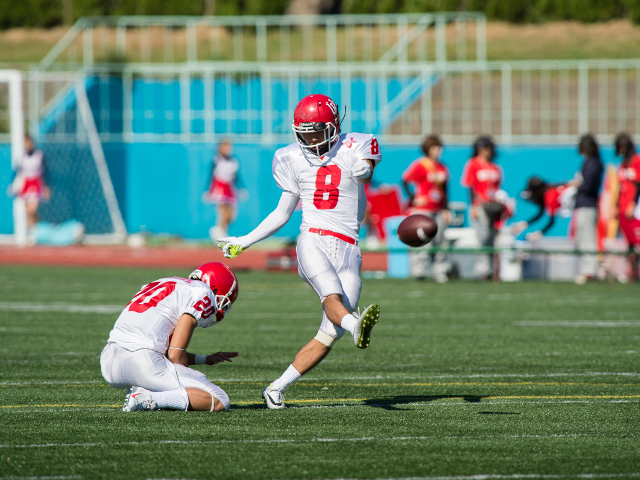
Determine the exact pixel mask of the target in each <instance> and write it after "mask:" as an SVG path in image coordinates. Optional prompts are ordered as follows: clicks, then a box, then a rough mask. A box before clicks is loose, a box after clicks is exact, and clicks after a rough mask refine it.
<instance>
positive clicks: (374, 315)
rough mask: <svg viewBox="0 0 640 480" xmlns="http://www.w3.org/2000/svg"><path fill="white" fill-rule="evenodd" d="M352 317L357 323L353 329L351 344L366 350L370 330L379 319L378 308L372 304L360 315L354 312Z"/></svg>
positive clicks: (369, 339)
mask: <svg viewBox="0 0 640 480" xmlns="http://www.w3.org/2000/svg"><path fill="white" fill-rule="evenodd" d="M353 316H354V317H356V318H357V319H358V323H356V326H355V327H354V328H353V343H354V344H355V345H356V347H358V348H367V347H368V346H369V342H370V341H371V330H372V329H373V327H374V326H375V324H376V323H378V319H379V318H380V307H379V306H378V305H376V304H375V303H373V304H371V305H369V306H368V307H367V308H365V309H364V311H363V312H362V313H361V314H359V313H356V312H354V313H353Z"/></svg>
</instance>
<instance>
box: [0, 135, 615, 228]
mask: <svg viewBox="0 0 640 480" xmlns="http://www.w3.org/2000/svg"><path fill="white" fill-rule="evenodd" d="M279 147H280V146H279V145H275V146H273V145H260V144H250V145H236V146H235V154H236V155H237V156H238V158H239V159H240V162H241V171H240V174H241V177H242V181H243V182H244V184H245V186H246V188H247V190H248V191H249V194H250V198H249V199H248V200H247V201H246V202H244V203H242V204H241V206H240V212H239V215H238V219H237V221H236V222H235V223H234V224H233V226H232V227H231V229H230V233H231V234H233V235H241V234H243V233H246V232H248V231H249V230H250V229H252V228H254V227H255V226H257V225H258V224H259V223H260V221H261V220H262V219H263V218H264V217H265V216H266V215H267V214H268V213H269V212H270V211H271V210H272V209H273V208H274V207H275V205H276V204H277V201H278V198H279V190H278V188H277V187H276V185H275V182H274V181H273V178H272V176H271V159H272V156H273V152H274V151H275V150H276V149H277V148H279ZM104 150H105V156H106V158H107V162H108V165H109V169H110V172H111V176H112V179H113V183H114V187H115V190H116V195H117V197H118V201H119V203H120V208H121V210H122V214H123V216H124V219H125V222H126V225H127V229H128V231H129V232H132V233H133V232H140V231H145V232H149V233H153V234H162V233H165V234H172V235H180V236H182V237H185V238H190V239H197V238H206V237H207V236H208V230H209V227H211V226H212V225H213V224H214V222H215V208H214V207H213V206H211V205H205V204H203V203H202V201H201V196H202V193H203V192H204V191H205V189H206V187H207V185H208V182H209V174H210V171H211V158H212V155H213V153H214V150H215V146H214V145H205V144H186V145H183V144H172V143H169V144H166V143H164V144H142V143H138V144H121V143H117V144H116V143H110V144H105V145H104ZM382 153H383V161H382V163H381V164H380V166H379V167H378V168H377V169H376V173H375V176H374V180H375V181H376V182H377V183H389V184H394V183H398V182H399V180H400V176H401V174H402V172H403V170H404V169H405V168H406V167H407V166H408V165H409V163H410V162H411V161H412V160H414V159H415V158H416V157H418V156H419V155H420V152H419V150H418V147H416V146H412V145H384V144H382ZM45 154H46V152H45ZM469 154H470V147H469V146H447V147H445V150H444V154H443V162H445V163H446V164H447V166H448V167H449V169H450V171H451V176H452V181H451V183H450V199H451V200H462V201H467V202H468V194H467V192H466V190H465V189H463V188H462V187H461V186H460V176H461V174H462V169H463V166H464V163H465V162H466V160H467V159H468V158H469ZM603 157H604V160H605V162H613V161H615V158H614V157H613V153H612V150H611V148H608V147H607V148H603ZM498 163H499V164H500V165H501V166H502V168H503V169H504V173H505V184H504V188H505V190H506V191H507V192H508V193H509V194H510V196H513V197H518V194H519V192H520V191H521V190H522V189H523V188H524V185H525V183H526V180H527V178H528V177H529V176H531V175H539V176H541V177H543V178H544V179H546V180H548V181H550V182H560V181H563V180H568V179H570V178H571V177H572V176H573V174H574V173H575V171H576V170H578V169H579V167H580V164H581V158H580V156H579V155H578V154H577V152H576V147H575V146H538V145H536V146H527V145H518V146H510V147H499V150H498ZM11 177H12V175H11V169H10V157H9V148H8V146H6V145H0V234H1V233H11V232H12V230H13V224H12V219H11V201H10V200H9V199H8V198H7V197H6V195H5V194H4V192H5V191H6V187H7V185H8V183H9V181H10V179H11ZM533 213H535V208H534V207H532V206H531V205H530V204H528V203H527V202H525V201H523V200H522V199H520V198H519V197H518V212H517V215H516V220H519V219H525V218H528V217H530V216H531V215H532V214H533ZM300 218H301V214H300V212H296V214H294V218H292V220H291V221H290V222H289V224H287V225H286V226H285V227H284V228H283V229H282V230H281V232H280V234H281V235H283V236H295V235H296V233H297V231H298V227H299V224H300ZM544 222H545V221H544V220H542V221H541V222H540V224H538V225H534V228H536V227H541V226H542V225H544ZM567 226H568V220H565V219H558V221H556V224H555V225H554V227H553V229H552V230H551V231H550V232H549V235H552V236H564V235H566V232H567ZM536 229H537V228H536Z"/></svg>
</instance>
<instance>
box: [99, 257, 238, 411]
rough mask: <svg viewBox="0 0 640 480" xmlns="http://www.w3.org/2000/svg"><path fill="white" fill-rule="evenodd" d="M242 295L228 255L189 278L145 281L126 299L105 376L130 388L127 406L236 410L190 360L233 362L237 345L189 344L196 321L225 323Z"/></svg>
mask: <svg viewBox="0 0 640 480" xmlns="http://www.w3.org/2000/svg"><path fill="white" fill-rule="evenodd" d="M237 297H238V280H237V278H236V276H235V275H234V274H233V272H232V271H231V269H230V268H229V267H227V266H226V265H224V264H222V263H206V264H204V265H202V266H200V267H199V268H198V269H197V270H194V271H193V272H192V273H191V274H190V275H189V278H188V279H185V278H178V277H170V278H161V279H159V280H156V281H155V282H151V283H149V284H147V285H144V286H143V287H142V289H141V290H140V291H139V292H138V293H137V294H136V296H135V297H134V298H133V300H132V301H131V302H130V303H129V304H128V305H127V306H126V307H125V309H124V310H123V311H122V313H121V314H120V317H119V318H118V320H117V321H116V323H115V325H114V327H113V330H111V333H110V335H109V341H108V343H107V346H106V347H104V350H102V354H101V356H100V366H101V368H102V376H103V377H104V379H105V380H106V381H107V383H108V384H109V385H111V386H112V387H115V388H120V389H127V390H126V394H125V402H124V407H123V408H122V409H123V410H124V411H125V412H134V411H138V410H159V409H161V408H166V409H173V410H201V411H211V412H214V411H215V412H220V411H226V410H229V405H230V404H229V397H228V396H227V394H226V393H225V392H224V391H223V390H222V389H221V388H220V387H218V386H217V385H214V384H213V383H211V382H209V380H207V377H206V376H205V375H204V374H203V373H201V372H199V371H197V370H194V369H192V368H189V365H203V364H206V365H215V364H217V363H220V362H224V361H227V362H230V361H231V360H230V359H231V358H233V357H237V356H238V353H237V352H218V353H214V354H212V355H194V354H192V353H189V352H187V347H188V345H189V342H190V341H191V335H192V334H193V331H194V330H195V328H196V327H202V328H208V327H211V326H213V325H217V324H218V323H219V322H220V321H222V319H223V318H224V316H225V314H226V313H227V312H228V311H229V309H230V308H231V306H232V305H233V302H235V300H236V298H237Z"/></svg>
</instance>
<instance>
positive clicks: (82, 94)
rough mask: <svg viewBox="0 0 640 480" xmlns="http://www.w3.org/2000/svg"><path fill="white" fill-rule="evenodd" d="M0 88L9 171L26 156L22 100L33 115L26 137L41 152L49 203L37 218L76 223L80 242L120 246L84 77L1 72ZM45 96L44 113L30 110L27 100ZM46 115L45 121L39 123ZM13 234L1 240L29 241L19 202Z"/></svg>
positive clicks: (121, 229) (118, 217)
mask: <svg viewBox="0 0 640 480" xmlns="http://www.w3.org/2000/svg"><path fill="white" fill-rule="evenodd" d="M2 84H4V86H3V90H4V91H6V92H7V99H6V102H5V103H6V110H7V113H6V114H5V117H6V125H7V126H8V133H9V135H4V137H5V140H4V141H6V140H9V139H10V142H11V167H12V168H13V169H14V170H15V169H16V167H17V165H18V162H19V161H20V159H21V158H22V156H23V155H24V136H25V133H26V132H25V113H24V112H25V109H24V105H23V99H25V98H26V99H27V100H28V104H29V108H30V112H31V114H30V118H31V121H32V122H31V123H32V127H31V128H33V129H34V130H35V131H33V132H30V134H31V135H32V136H33V137H34V140H35V143H36V147H37V148H40V149H41V150H42V151H43V153H44V158H45V165H46V169H47V171H48V172H49V179H50V182H51V184H50V185H49V187H50V190H51V199H50V200H49V201H47V202H42V203H41V204H40V217H41V219H42V220H43V221H46V222H49V223H51V224H54V225H55V224H58V223H61V222H65V221H67V220H76V221H79V222H80V223H82V224H83V225H85V227H86V234H85V235H84V239H83V242H84V243H123V242H124V241H125V239H126V235H127V230H126V227H125V223H124V221H123V218H122V214H121V212H120V208H119V205H118V201H117V198H116V193H115V190H114V187H113V183H112V181H111V176H110V173H109V169H108V166H107V162H106V159H105V155H104V150H103V148H102V143H101V141H100V137H99V134H98V132H97V129H96V125H95V120H94V116H93V112H92V110H91V106H90V104H89V99H88V97H87V91H86V85H87V79H86V77H85V76H84V75H77V74H64V75H62V76H61V75H60V74H58V75H56V74H49V73H42V72H20V71H17V70H0V85H2ZM25 84H28V85H29V88H25V87H24V85H25ZM44 91H47V92H48V94H49V95H52V94H53V95H52V99H51V101H50V102H49V107H51V108H46V107H45V109H44V110H45V113H43V112H42V111H40V110H39V109H37V111H33V108H37V107H36V106H35V105H36V104H40V103H39V102H34V99H32V98H29V97H25V95H33V94H34V92H37V93H38V94H39V93H40V92H44ZM60 99H66V100H69V99H71V100H70V101H67V102H66V103H63V105H64V108H57V107H56V105H59V104H58V102H57V101H60ZM0 100H1V99H0ZM39 100H41V99H39ZM56 100H57V101H56ZM52 111H53V112H54V113H53V114H51V112H52ZM47 115H48V117H47V118H48V120H47V121H46V122H44V123H42V119H43V118H45V117H46V116H47ZM56 115H58V117H56ZM52 118H53V120H51V119H52ZM34 120H35V121H34ZM52 122H53V123H52ZM56 122H57V123H56ZM52 125H53V127H52ZM61 133H62V135H61ZM7 137H8V138H7ZM13 231H14V233H13V235H3V238H5V239H6V240H9V241H12V242H13V243H16V244H17V245H19V246H24V245H26V244H27V242H28V241H30V238H28V231H27V220H26V205H25V202H24V200H22V199H21V198H19V197H16V198H15V199H14V200H13Z"/></svg>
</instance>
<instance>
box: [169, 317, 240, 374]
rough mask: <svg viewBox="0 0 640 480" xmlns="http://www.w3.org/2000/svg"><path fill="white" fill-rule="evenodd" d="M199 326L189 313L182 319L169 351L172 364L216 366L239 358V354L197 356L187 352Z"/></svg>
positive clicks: (177, 326) (221, 353) (220, 353)
mask: <svg viewBox="0 0 640 480" xmlns="http://www.w3.org/2000/svg"><path fill="white" fill-rule="evenodd" d="M197 326H198V321H197V320H196V319H195V317H193V316H191V315H189V314H188V313H185V314H183V315H182V316H181V317H180V319H179V320H178V324H177V325H176V328H175V330H174V331H173V336H172V337H171V343H170V344H169V348H168V349H167V358H168V359H169V361H170V362H171V363H177V364H179V365H184V366H185V367H188V366H189V365H203V364H206V365H215V364H217V363H221V362H231V359H232V358H234V357H237V356H238V352H217V353H213V354H211V355H196V354H194V353H189V352H187V347H188V346H189V342H190V341H191V336H192V335H193V331H194V330H195V329H196V327H197Z"/></svg>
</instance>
